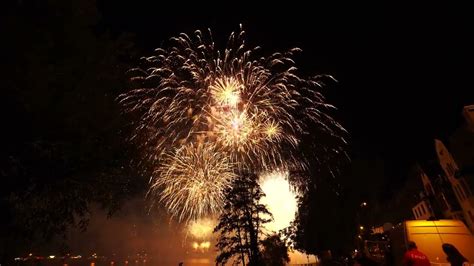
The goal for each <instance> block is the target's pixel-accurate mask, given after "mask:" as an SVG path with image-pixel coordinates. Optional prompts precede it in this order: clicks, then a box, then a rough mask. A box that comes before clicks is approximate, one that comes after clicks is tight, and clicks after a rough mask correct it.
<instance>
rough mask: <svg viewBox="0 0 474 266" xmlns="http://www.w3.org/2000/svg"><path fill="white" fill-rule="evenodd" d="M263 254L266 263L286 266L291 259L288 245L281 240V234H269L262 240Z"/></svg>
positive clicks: (273, 265) (272, 265)
mask: <svg viewBox="0 0 474 266" xmlns="http://www.w3.org/2000/svg"><path fill="white" fill-rule="evenodd" d="M262 247H263V251H262V255H263V261H264V262H265V265H271V266H284V265H286V264H287V263H288V262H289V261H290V257H289V256H288V247H287V246H286V244H285V242H284V241H282V240H281V238H280V235H278V234H274V235H271V236H268V237H267V238H265V239H264V240H263V241H262Z"/></svg>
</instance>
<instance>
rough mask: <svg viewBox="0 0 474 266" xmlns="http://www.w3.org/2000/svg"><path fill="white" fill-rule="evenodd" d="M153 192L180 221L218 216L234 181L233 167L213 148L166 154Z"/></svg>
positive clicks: (198, 147)
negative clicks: (212, 215) (225, 194)
mask: <svg viewBox="0 0 474 266" xmlns="http://www.w3.org/2000/svg"><path fill="white" fill-rule="evenodd" d="M157 171H158V172H159V178H154V179H153V182H152V186H151V192H152V193H153V194H154V195H156V197H157V198H159V199H160V201H161V202H163V203H164V205H165V206H166V207H167V208H168V210H169V211H170V212H171V214H172V215H173V216H174V217H178V219H179V220H195V219H198V218H200V217H204V216H207V215H209V214H216V213H219V211H220V210H221V206H222V205H223V204H222V202H223V200H224V194H223V193H224V190H225V189H226V188H228V187H229V186H230V184H231V181H232V180H233V179H234V178H235V174H234V172H233V167H232V164H231V163H230V162H229V160H228V159H227V157H226V156H225V154H223V153H220V152H217V151H216V150H215V148H214V146H212V145H205V144H199V145H194V144H192V143H191V144H188V145H185V146H183V147H181V148H179V149H177V150H176V151H175V152H172V153H169V154H165V156H164V158H163V161H162V164H161V165H160V167H159V168H158V169H157Z"/></svg>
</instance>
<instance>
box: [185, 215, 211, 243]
mask: <svg viewBox="0 0 474 266" xmlns="http://www.w3.org/2000/svg"><path fill="white" fill-rule="evenodd" d="M215 226H216V221H215V220H214V219H211V218H203V219H198V220H195V221H193V222H191V223H190V224H189V225H188V232H189V234H191V236H193V237H194V238H195V239H209V238H210V237H211V236H212V231H213V229H214V227H215Z"/></svg>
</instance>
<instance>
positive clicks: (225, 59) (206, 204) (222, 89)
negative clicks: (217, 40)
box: [119, 31, 345, 219]
mask: <svg viewBox="0 0 474 266" xmlns="http://www.w3.org/2000/svg"><path fill="white" fill-rule="evenodd" d="M170 42H171V43H170V45H169V46H168V47H167V48H164V49H162V48H159V49H156V50H155V51H156V54H155V55H154V56H150V57H146V58H143V65H142V66H141V67H140V68H135V69H132V70H130V73H131V80H132V81H133V84H135V86H136V87H134V88H133V89H132V90H130V91H128V92H127V93H125V94H123V95H121V96H120V97H119V101H120V103H121V105H122V106H123V107H124V109H125V110H126V111H127V112H131V113H136V114H138V115H139V116H140V119H138V122H137V123H136V127H135V129H136V130H135V134H134V136H133V139H135V140H137V142H138V143H140V145H142V146H143V147H144V148H145V150H146V154H147V160H148V161H149V162H151V163H152V164H153V165H155V171H154V177H153V181H152V191H154V192H156V195H157V197H158V198H159V199H160V200H161V201H162V202H164V203H165V205H166V206H167V207H168V208H169V209H170V210H171V212H172V213H173V214H174V215H177V216H179V217H180V218H183V219H184V218H186V217H188V218H189V217H193V218H194V217H198V216H199V215H201V214H205V213H206V212H209V211H210V212H213V208H217V206H218V205H219V204H218V203H219V200H220V197H221V195H220V194H219V193H221V191H220V189H222V188H223V187H225V186H227V185H228V180H229V179H231V178H232V177H233V171H234V172H238V171H241V170H246V171H254V172H259V171H268V170H271V169H276V168H279V169H295V168H296V169H304V168H305V165H306V162H307V158H308V156H307V153H301V152H300V151H299V146H300V142H301V140H302V139H303V138H304V137H305V136H308V135H310V134H309V132H310V131H311V134H314V135H316V134H315V133H314V131H315V129H316V130H317V131H318V132H319V133H324V134H325V135H327V136H333V137H334V138H335V139H338V140H339V141H340V143H344V142H345V141H344V139H343V138H342V137H340V136H341V134H340V133H341V132H343V131H344V130H343V128H342V127H341V126H340V125H339V124H338V123H337V122H335V121H334V119H333V118H332V117H331V116H330V115H329V114H328V113H329V111H330V110H331V109H333V106H332V105H329V104H327V103H326V102H325V99H324V97H323V96H322V94H321V93H320V88H321V87H322V83H321V80H322V79H321V78H320V77H315V78H310V79H304V78H301V77H299V76H298V75H297V73H296V67H295V66H294V65H295V63H294V61H293V60H292V57H293V55H294V53H296V52H298V51H299V49H291V50H289V51H288V52H286V53H274V54H273V55H271V56H268V57H262V56H258V55H257V54H258V50H259V48H258V47H257V48H251V49H249V48H247V47H246V45H245V42H244V32H243V31H240V32H239V33H238V34H234V33H232V34H231V36H230V37H229V41H228V44H227V47H226V48H225V49H224V50H222V51H221V50H219V49H217V48H216V46H215V44H214V42H213V39H212V34H211V33H210V31H209V34H203V33H201V32H200V31H196V32H195V34H194V35H192V36H188V35H186V34H180V35H179V36H178V37H175V38H172V39H171V41H170ZM319 133H318V134H319ZM311 139H312V142H313V145H317V146H321V145H324V144H323V143H319V142H318V139H317V138H316V137H314V136H313V137H312V138H311ZM331 149H332V151H336V152H338V151H340V150H341V146H337V147H335V148H331ZM326 150H329V149H326ZM211 154H212V156H211ZM199 156H208V157H207V159H212V160H211V161H208V160H204V159H203V158H199ZM318 156H319V155H318ZM322 156H324V155H322ZM209 169H213V170H212V171H208V170H209ZM220 171H221V172H220ZM198 173H199V174H198ZM198 180H200V181H198ZM202 180H205V181H204V183H206V184H208V183H209V184H210V181H211V180H212V182H216V181H217V182H220V185H217V186H216V187H214V188H211V187H212V186H208V187H203V186H202V187H201V186H200V185H198V184H201V183H199V182H201V181H202ZM293 182H296V183H298V184H297V185H298V186H300V185H301V184H303V185H304V183H305V180H304V179H298V180H295V179H293ZM183 187H184V188H187V189H182V188H183ZM198 187H199V189H197V188H198ZM189 188H192V189H189ZM205 193H212V194H215V195H210V196H209V195H208V196H204V194H205ZM216 193H217V194H216ZM202 197H209V198H206V199H205V200H204V201H203V202H200V200H202ZM216 199H219V200H216ZM211 206H212V207H211ZM178 213H181V214H178Z"/></svg>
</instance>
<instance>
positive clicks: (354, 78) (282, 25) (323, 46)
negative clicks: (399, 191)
mask: <svg viewBox="0 0 474 266" xmlns="http://www.w3.org/2000/svg"><path fill="white" fill-rule="evenodd" d="M312 4H313V3H312ZM312 4H311V5H312ZM244 8H245V10H246V11H243V10H244ZM100 10H101V12H102V14H103V23H104V26H105V27H107V28H111V29H113V30H114V31H116V32H123V31H129V32H133V33H135V34H136V37H137V41H138V42H139V45H140V46H142V47H144V48H145V49H148V50H149V51H151V50H152V48H155V47H157V46H159V45H161V44H162V43H163V41H165V40H167V38H169V37H170V36H173V35H175V34H177V33H179V32H188V33H191V32H193V31H194V30H195V29H206V28H208V27H209V28H211V29H212V30H213V32H214V34H215V35H216V36H217V38H216V39H217V40H218V41H220V42H221V44H222V43H223V42H224V41H225V38H227V35H228V34H229V33H230V32H231V31H233V30H237V29H238V25H239V23H242V24H243V26H244V29H245V30H246V32H247V34H248V40H249V43H250V44H251V45H259V46H262V47H263V48H264V50H265V51H266V52H273V51H277V50H282V49H287V48H290V47H294V46H297V47H300V48H302V49H303V53H302V54H300V55H299V57H297V65H298V66H299V69H300V70H301V71H302V72H303V73H305V74H306V73H307V74H316V73H326V74H331V75H333V76H334V77H336V79H338V81H339V84H338V86H335V87H333V88H331V90H330V91H329V92H327V96H328V98H329V100H330V101H331V102H332V103H334V104H335V105H336V106H337V107H338V108H339V113H338V115H339V116H340V119H341V120H342V122H343V124H344V125H345V127H346V128H347V129H348V130H349V132H350V135H351V143H352V147H353V148H352V154H353V156H354V157H355V158H361V159H374V158H379V159H382V161H383V162H384V165H385V169H386V175H387V176H388V178H389V180H390V181H389V184H390V183H392V181H393V182H394V183H395V184H396V183H398V181H397V180H399V179H400V178H402V179H403V175H404V174H405V170H406V168H407V167H408V166H409V165H411V164H412V163H413V162H414V161H416V160H425V159H426V158H429V157H432V156H433V155H432V154H431V152H432V145H433V138H435V137H437V138H442V139H444V138H446V137H448V136H449V134H450V133H451V132H452V131H453V130H454V128H456V127H457V126H459V125H460V124H461V123H462V117H461V110H462V106H464V105H466V104H472V103H474V92H473V91H474V90H473V89H472V88H473V84H472V79H471V76H472V72H471V71H472V59H473V57H472V55H473V53H472V47H474V45H473V41H472V36H473V34H472V33H473V30H472V29H473V28H472V27H471V26H469V25H472V24H473V23H471V22H472V21H471V20H472V17H469V16H468V14H467V13H466V12H464V13H463V12H462V8H461V7H458V8H457V9H452V8H451V7H447V6H426V7H423V8H419V9H416V10H415V8H414V7H397V6H380V5H378V6H377V5H370V6H369V5H365V6H361V5H352V6H334V5H333V6H323V5H315V6H309V4H308V5H306V6H305V5H298V4H295V5H293V6H291V7H288V6H283V7H276V8H275V7H273V8H268V9H264V10H254V9H252V6H251V5H246V6H245V7H241V8H237V10H234V7H233V6H229V7H218V11H210V10H208V11H206V12H197V11H194V12H193V11H191V10H192V8H183V7H182V6H181V7H179V8H172V7H170V8H164V7H162V6H160V4H158V3H155V4H140V5H133V6H132V5H129V4H125V3H122V4H117V3H116V2H115V1H102V2H100ZM231 10H233V11H231Z"/></svg>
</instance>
